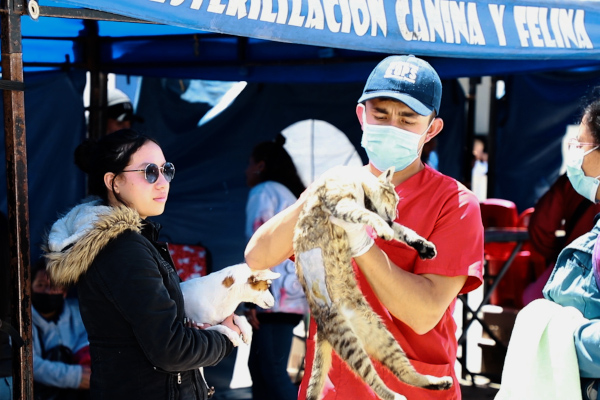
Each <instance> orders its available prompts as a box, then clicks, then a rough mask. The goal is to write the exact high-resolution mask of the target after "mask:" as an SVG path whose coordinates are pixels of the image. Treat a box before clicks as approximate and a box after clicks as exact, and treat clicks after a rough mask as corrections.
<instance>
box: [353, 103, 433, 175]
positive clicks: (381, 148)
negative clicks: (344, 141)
mask: <svg viewBox="0 0 600 400" xmlns="http://www.w3.org/2000/svg"><path fill="white" fill-rule="evenodd" d="M434 120H435V118H434V119H432V120H431V122H430V123H429V125H428V126H427V129H425V130H424V131H423V132H422V133H420V134H419V133H414V132H410V131H407V130H405V129H400V128H396V127H395V126H391V125H371V124H368V123H367V117H366V112H365V110H364V109H363V125H362V129H363V136H362V141H361V145H362V147H363V148H364V149H365V150H366V152H367V156H368V157H369V161H370V162H371V164H373V166H374V167H375V168H377V169H378V170H379V171H385V170H387V169H388V168H390V167H394V168H395V171H396V172H398V171H402V170H403V169H405V168H406V167H408V166H409V165H410V164H412V163H413V162H414V161H415V160H416V159H417V158H418V157H419V151H421V149H422V148H423V146H424V145H425V143H424V142H423V145H421V147H419V141H420V140H421V137H422V136H423V134H424V133H425V132H427V131H428V130H429V128H430V127H431V125H432V124H433V121H434Z"/></svg>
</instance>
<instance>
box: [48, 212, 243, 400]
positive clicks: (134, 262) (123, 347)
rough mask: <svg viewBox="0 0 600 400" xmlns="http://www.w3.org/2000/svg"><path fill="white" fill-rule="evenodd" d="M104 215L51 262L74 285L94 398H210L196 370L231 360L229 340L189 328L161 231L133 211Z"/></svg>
mask: <svg viewBox="0 0 600 400" xmlns="http://www.w3.org/2000/svg"><path fill="white" fill-rule="evenodd" d="M78 207H79V206H78ZM96 208H98V207H96ZM100 208H101V209H105V208H106V209H110V210H109V213H108V214H107V215H103V214H102V215H100V217H99V218H98V219H97V221H96V222H95V223H94V226H93V228H92V229H91V230H90V232H88V233H86V234H85V235H84V236H83V238H80V239H78V240H77V241H76V242H75V243H74V244H72V246H71V247H69V248H68V249H66V250H64V251H62V252H57V251H54V252H53V251H51V250H50V249H49V253H48V255H47V256H48V258H49V260H50V262H49V271H50V274H51V276H52V278H53V279H55V280H56V281H58V282H60V283H63V284H65V283H69V282H72V281H76V282H77V289H78V294H79V301H80V309H81V316H82V318H83V322H84V324H85V327H86V330H87V332H88V337H89V341H90V353H91V358H92V376H91V387H90V389H91V390H90V392H91V397H92V399H106V400H117V399H128V400H131V399H140V400H141V399H144V400H151V399H161V400H167V399H168V400H186V399H206V398H207V385H206V383H205V382H204V380H203V378H202V376H201V375H200V373H199V370H198V368H199V367H205V366H212V365H215V364H217V363H218V362H219V361H221V360H222V359H223V358H224V357H226V356H227V355H228V354H229V353H230V352H231V351H232V349H233V345H232V343H231V341H230V340H229V339H228V338H226V337H225V336H224V335H222V334H220V333H218V332H216V331H212V330H209V331H203V330H198V329H194V328H187V327H185V326H184V305H183V295H182V293H181V290H180V287H179V283H180V279H179V276H178V275H177V273H176V271H175V269H174V267H173V263H172V261H171V257H170V255H169V253H168V249H167V248H166V246H164V245H161V244H159V243H157V242H156V238H157V235H158V230H157V228H156V227H155V226H154V225H153V224H152V223H150V222H144V223H142V221H141V220H140V219H139V216H138V215H137V213H135V211H133V210H131V209H129V208H126V207H120V208H110V207H102V206H101V207H100ZM84 214H85V213H84ZM67 217H68V215H67ZM65 218H66V217H65ZM63 219H64V218H63ZM51 239H52V232H51V235H50V240H49V243H50V244H51V243H52V240H51ZM61 243H63V242H61ZM86 260H89V261H86ZM85 265H87V267H86V266H85Z"/></svg>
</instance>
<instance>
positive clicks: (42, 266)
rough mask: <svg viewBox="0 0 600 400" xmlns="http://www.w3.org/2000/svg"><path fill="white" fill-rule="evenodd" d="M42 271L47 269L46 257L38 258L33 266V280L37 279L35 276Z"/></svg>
mask: <svg viewBox="0 0 600 400" xmlns="http://www.w3.org/2000/svg"><path fill="white" fill-rule="evenodd" d="M40 271H46V259H45V258H44V257H40V258H38V260H37V261H36V262H35V263H34V264H33V265H32V266H31V282H33V281H34V280H35V277H36V276H37V274H38V272H40Z"/></svg>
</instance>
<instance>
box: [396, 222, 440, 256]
mask: <svg viewBox="0 0 600 400" xmlns="http://www.w3.org/2000/svg"><path fill="white" fill-rule="evenodd" d="M392 228H393V230H394V233H395V237H396V239H398V240H399V241H401V242H404V243H406V244H407V245H409V246H410V247H412V248H414V249H415V250H416V251H417V253H419V257H421V258H422V259H430V258H434V257H435V256H436V255H437V250H436V249H435V245H434V244H433V243H431V242H430V241H428V240H427V239H425V238H424V237H422V236H420V235H419V234H418V233H417V232H415V231H413V230H412V229H410V228H407V227H406V226H404V225H400V224H398V223H397V222H394V223H393V224H392Z"/></svg>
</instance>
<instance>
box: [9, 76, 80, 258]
mask: <svg viewBox="0 0 600 400" xmlns="http://www.w3.org/2000/svg"><path fill="white" fill-rule="evenodd" d="M84 87H85V72H84V71H77V72H75V71H72V72H50V73H49V72H46V73H33V74H27V75H26V76H25V126H26V128H25V130H26V137H27V154H26V156H27V179H28V183H29V192H28V193H29V230H30V239H31V240H30V243H31V253H30V257H31V260H37V259H38V257H39V254H40V253H41V251H40V247H41V245H42V238H43V237H44V235H45V234H46V232H47V231H48V229H49V227H50V224H51V223H52V222H54V220H56V217H57V215H58V214H59V213H63V212H65V211H67V209H68V207H69V206H71V205H74V204H77V203H78V202H79V201H80V200H81V198H82V197H84V196H85V176H84V174H83V173H82V172H81V171H79V169H78V168H77V167H76V166H75V164H74V163H73V152H74V150H75V148H76V147H77V145H78V144H79V143H81V142H82V141H83V139H84V138H85V134H86V129H87V128H86V121H85V113H84V105H83V90H84ZM2 102H3V99H2V98H0V103H2ZM0 116H1V117H2V118H4V113H3V108H2V107H0ZM1 129H2V136H3V137H4V125H2V128H1ZM5 157H6V150H5V147H4V146H0V159H2V160H4V159H5ZM0 191H1V192H2V193H6V165H5V163H1V164H0ZM6 204H7V198H6V195H1V196H0V210H2V212H4V213H5V214H6V212H7V210H6Z"/></svg>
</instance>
